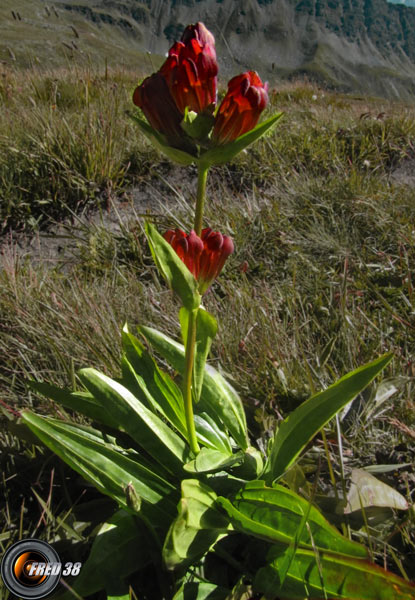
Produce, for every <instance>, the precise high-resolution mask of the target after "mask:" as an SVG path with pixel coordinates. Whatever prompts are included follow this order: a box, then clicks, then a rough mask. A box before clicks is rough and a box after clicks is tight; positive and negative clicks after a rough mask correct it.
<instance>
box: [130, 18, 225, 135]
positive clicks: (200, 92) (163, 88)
mask: <svg viewBox="0 0 415 600" xmlns="http://www.w3.org/2000/svg"><path fill="white" fill-rule="evenodd" d="M217 73H218V65H217V63H216V51H215V38H214V37H213V35H212V34H211V33H210V31H208V30H207V29H206V27H205V26H204V25H203V23H196V25H189V26H188V27H186V29H185V30H184V32H183V35H182V39H181V41H180V42H176V43H175V44H174V45H173V46H172V48H170V51H169V56H168V58H167V60H166V61H165V63H164V64H163V65H162V67H161V69H160V70H159V71H158V73H155V74H153V75H151V76H150V77H147V78H146V79H144V81H143V83H142V84H141V85H139V86H138V87H137V88H136V89H135V91H134V94H133V102H134V104H135V105H136V106H139V107H140V108H141V110H142V111H143V113H144V114H145V116H146V117H147V120H148V122H149V123H150V125H151V126H152V127H153V128H154V129H156V131H159V132H160V133H162V134H164V135H165V136H166V138H167V141H168V142H169V143H170V144H171V145H173V146H182V145H183V144H180V140H181V139H183V138H184V132H183V130H182V129H181V127H180V123H181V121H182V119H183V116H184V111H185V108H186V106H187V107H189V108H190V110H193V111H195V112H197V113H199V112H203V111H204V110H206V109H208V107H210V106H211V105H214V103H215V102H216V79H217V78H216V76H217Z"/></svg>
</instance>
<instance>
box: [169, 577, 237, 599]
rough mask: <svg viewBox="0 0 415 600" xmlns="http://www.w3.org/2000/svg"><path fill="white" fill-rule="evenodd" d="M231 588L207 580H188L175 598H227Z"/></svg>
mask: <svg viewBox="0 0 415 600" xmlns="http://www.w3.org/2000/svg"><path fill="white" fill-rule="evenodd" d="M229 592H230V590H228V589H226V588H224V587H220V586H218V585H215V584H214V583H209V582H207V581H187V582H186V583H184V584H183V585H182V587H181V588H180V589H179V591H178V592H177V594H175V595H174V598H173V600H227V598H228V594H229Z"/></svg>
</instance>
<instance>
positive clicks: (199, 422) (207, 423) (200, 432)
mask: <svg viewBox="0 0 415 600" xmlns="http://www.w3.org/2000/svg"><path fill="white" fill-rule="evenodd" d="M194 421H195V427H196V434H197V439H198V440H199V441H200V442H201V443H202V444H204V445H205V446H209V447H210V448H213V449H214V450H219V451H220V452H223V453H224V454H232V447H231V443H230V441H229V438H228V436H227V435H226V433H225V432H224V431H222V430H221V429H219V427H218V426H217V424H216V422H215V421H214V420H213V419H212V417H210V416H209V415H208V414H206V413H202V414H200V415H194Z"/></svg>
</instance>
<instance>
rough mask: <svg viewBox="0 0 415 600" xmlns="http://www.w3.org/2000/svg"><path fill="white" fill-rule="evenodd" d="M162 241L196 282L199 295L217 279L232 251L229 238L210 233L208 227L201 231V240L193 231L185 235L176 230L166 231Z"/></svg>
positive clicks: (231, 243) (215, 232)
mask: <svg viewBox="0 0 415 600" xmlns="http://www.w3.org/2000/svg"><path fill="white" fill-rule="evenodd" d="M164 239H166V240H167V241H168V242H169V244H170V245H171V246H172V247H173V248H174V250H175V251H176V253H177V255H178V256H179V258H180V259H181V260H182V261H183V262H184V264H185V265H186V267H187V268H188V269H189V271H190V272H191V273H192V274H193V276H194V277H195V279H197V280H198V282H199V292H200V293H201V294H204V293H205V292H206V290H207V289H208V288H209V286H210V285H211V283H212V282H213V280H214V279H216V277H218V275H219V273H220V272H221V270H222V268H223V265H224V264H225V262H226V259H227V258H228V256H229V255H230V254H232V252H233V250H234V246H233V242H232V240H231V238H230V237H228V236H227V235H222V234H221V233H219V232H218V231H212V229H210V228H209V227H208V228H207V229H204V230H203V231H202V236H201V238H200V237H199V236H197V235H196V233H195V232H194V231H193V230H192V231H191V232H190V233H189V234H186V233H185V232H184V231H182V230H181V229H176V230H174V231H173V230H169V231H166V233H165V234H164Z"/></svg>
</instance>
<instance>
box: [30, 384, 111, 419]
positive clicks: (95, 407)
mask: <svg viewBox="0 0 415 600" xmlns="http://www.w3.org/2000/svg"><path fill="white" fill-rule="evenodd" d="M27 383H28V385H29V386H30V387H31V388H32V389H34V390H36V391H37V392H39V393H40V394H42V395H43V396H46V397H47V398H50V399H51V400H54V402H57V403H58V404H61V405H62V406H64V407H65V408H69V409H70V410H74V411H76V412H79V413H81V414H82V415H85V416H86V417H88V418H89V419H92V420H93V421H96V422H97V423H102V424H103V425H107V426H108V427H114V423H113V420H112V418H111V416H110V415H109V414H108V413H107V411H106V410H105V406H102V405H101V404H100V403H99V402H98V401H97V400H96V398H94V397H93V395H92V394H90V393H89V392H72V391H71V390H68V389H65V388H60V387H57V386H56V385H51V384H50V383H45V382H42V381H28V382H27Z"/></svg>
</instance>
